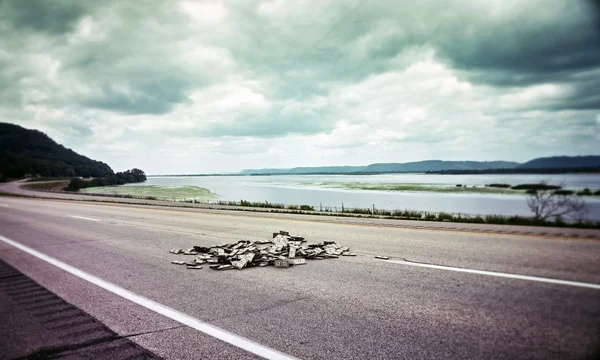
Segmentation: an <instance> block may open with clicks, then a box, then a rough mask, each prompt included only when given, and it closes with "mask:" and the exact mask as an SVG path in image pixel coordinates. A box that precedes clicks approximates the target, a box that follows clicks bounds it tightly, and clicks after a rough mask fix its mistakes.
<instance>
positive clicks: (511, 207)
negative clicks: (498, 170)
mask: <svg viewBox="0 0 600 360" xmlns="http://www.w3.org/2000/svg"><path fill="white" fill-rule="evenodd" d="M540 181H547V182H548V183H550V184H560V183H562V184H563V186H564V188H565V189H574V190H581V189H583V188H589V189H592V191H596V190H600V175H598V174H565V175H530V174H527V175H431V174H386V175H272V176H151V177H148V180H147V181H146V182H145V183H143V185H157V186H167V187H178V186H199V187H203V188H207V189H209V190H210V191H212V192H213V193H215V194H216V195H217V199H218V200H225V201H239V200H241V199H243V200H248V201H261V202H262V201H268V202H273V203H283V204H307V205H312V206H314V207H315V208H316V209H318V208H319V207H321V206H322V207H324V208H325V207H328V208H332V209H336V208H337V209H340V208H341V207H342V204H343V206H344V207H345V208H353V207H357V208H369V207H372V206H373V205H374V206H375V207H376V208H379V209H389V210H393V209H410V210H421V211H431V212H439V211H444V212H453V213H463V214H480V215H485V214H499V215H508V216H510V215H525V216H527V215H531V213H530V211H529V209H528V208H527V203H526V196H525V195H522V194H486V193H452V192H450V193H448V192H430V191H418V190H417V191H386V190H363V189H348V188H343V186H344V185H345V184H348V183H360V184H422V185H427V186H430V187H442V188H443V187H445V188H448V187H454V186H456V184H461V185H463V186H464V185H466V186H469V187H473V186H476V187H483V186H485V184H490V183H506V184H510V185H518V184H524V183H539V182H540ZM336 184H337V185H341V186H342V187H340V188H337V187H332V186H335V185H336ZM132 185H140V184H132ZM585 201H586V203H587V204H588V207H589V209H590V211H589V213H588V215H587V218H588V219H591V220H600V197H598V196H592V197H585Z"/></svg>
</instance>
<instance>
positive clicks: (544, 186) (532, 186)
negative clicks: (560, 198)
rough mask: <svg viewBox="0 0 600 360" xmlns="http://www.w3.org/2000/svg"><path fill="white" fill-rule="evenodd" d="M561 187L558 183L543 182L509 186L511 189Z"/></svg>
mask: <svg viewBox="0 0 600 360" xmlns="http://www.w3.org/2000/svg"><path fill="white" fill-rule="evenodd" d="M560 188H561V187H560V186H558V185H548V184H544V183H540V184H520V185H515V186H513V187H511V189H513V190H559V189H560Z"/></svg>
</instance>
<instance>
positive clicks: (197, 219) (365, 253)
mask: <svg viewBox="0 0 600 360" xmlns="http://www.w3.org/2000/svg"><path fill="white" fill-rule="evenodd" d="M402 224H407V225H410V223H404V222H398V221H396V222H393V221H392V222H390V221H387V222H386V221H379V220H374V219H348V218H335V217H318V216H302V215H286V214H266V213H251V212H236V211H217V210H206V209H181V208H169V207H160V206H143V205H131V204H101V203H88V202H74V201H64V200H41V199H27V198H11V197H0V258H2V259H3V260H4V261H6V262H7V263H8V264H10V265H12V266H14V267H15V268H17V269H18V270H20V271H21V272H23V273H24V274H26V275H27V276H30V277H31V278H32V279H33V280H35V281H37V282H38V283H40V284H41V285H42V286H45V287H47V288H48V289H49V290H51V291H53V292H55V293H56V294H57V295H59V296H60V297H62V298H64V299H65V300H67V301H68V302H70V303H71V304H73V305H75V306H77V307H80V308H81V309H82V310H84V311H86V312H87V313H89V314H90V315H92V316H93V317H95V318H96V319H98V320H100V321H101V322H102V323H104V324H105V325H107V326H108V327H109V328H110V329H111V330H112V331H114V332H116V333H117V334H119V335H122V336H124V337H127V338H129V339H130V340H132V341H133V342H135V343H137V344H139V345H141V346H143V347H144V348H146V349H148V350H150V351H152V352H153V353H155V354H157V355H159V356H162V357H164V358H167V359H199V358H236V359H237V358H239V359H245V358H260V357H267V358H302V359H368V358H372V359H373V358H377V359H398V358H406V359H433V358H450V359H481V358H489V359H515V358H539V359H548V358H573V359H581V358H586V357H593V356H595V355H598V351H599V349H600V348H599V345H600V333H599V329H600V241H598V240H595V239H594V238H595V237H597V236H598V232H597V231H591V230H587V231H585V230H577V231H574V230H560V231H559V230H556V229H551V230H548V229H543V228H540V229H536V228H527V231H526V232H527V233H528V234H524V233H523V230H522V228H520V230H519V228H518V229H517V230H513V229H514V228H510V227H482V226H479V227H477V226H476V225H466V224H465V225H457V224H444V226H445V228H435V227H431V228H429V226H427V225H421V226H422V227H421V228H411V227H410V226H408V227H403V225H402ZM432 226H433V225H432ZM495 229H496V230H501V231H503V232H504V233H495V231H496V230H495ZM277 230H288V231H290V232H292V233H297V234H301V235H303V236H305V237H306V238H307V239H308V240H309V242H320V241H323V240H335V241H336V242H338V243H340V244H342V245H345V246H350V247H351V248H352V250H353V251H354V252H356V253H358V255H359V256H357V257H355V258H350V257H348V258H346V257H344V258H340V259H331V260H324V261H317V260H315V261H309V263H308V264H307V265H304V266H298V267H294V268H289V269H276V268H273V267H267V268H252V269H245V270H242V271H222V272H218V271H213V270H210V269H208V268H205V269H202V270H198V271H192V270H187V269H185V268H183V267H180V266H176V265H172V264H171V263H170V261H171V260H174V259H176V258H178V257H180V256H177V255H172V254H169V253H168V250H169V249H171V248H173V247H181V248H186V247H190V246H192V245H201V246H208V245H211V244H214V243H222V242H232V241H236V240H240V239H256V240H258V239H265V238H268V237H269V234H271V233H272V232H273V231H277ZM516 231H518V232H520V233H513V234H510V233H509V232H516ZM582 237H587V238H582ZM375 255H385V256H389V257H390V258H391V260H390V261H382V260H378V259H375V258H374V256H375ZM406 261H409V262H406ZM477 271H486V272H484V273H480V272H477ZM125 290H126V292H123V291H125ZM148 300H151V301H148Z"/></svg>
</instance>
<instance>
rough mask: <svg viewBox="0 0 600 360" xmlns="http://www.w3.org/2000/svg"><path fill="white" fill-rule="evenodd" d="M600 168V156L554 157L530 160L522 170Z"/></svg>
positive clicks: (521, 167)
mask: <svg viewBox="0 0 600 360" xmlns="http://www.w3.org/2000/svg"><path fill="white" fill-rule="evenodd" d="M592 167H600V156H552V157H544V158H537V159H533V160H530V161H528V162H526V163H524V164H521V165H519V166H517V168H520V169H551V168H562V169H565V168H592Z"/></svg>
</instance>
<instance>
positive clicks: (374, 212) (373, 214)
mask: <svg viewBox="0 0 600 360" xmlns="http://www.w3.org/2000/svg"><path fill="white" fill-rule="evenodd" d="M373 215H375V204H373Z"/></svg>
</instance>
